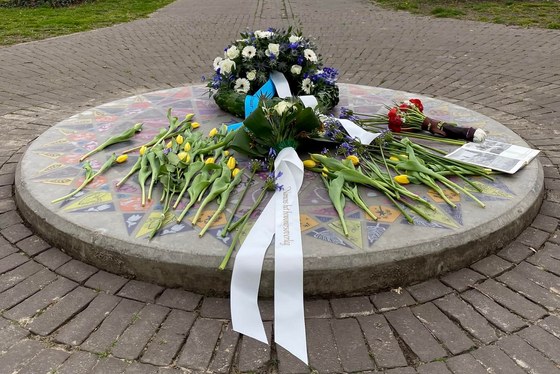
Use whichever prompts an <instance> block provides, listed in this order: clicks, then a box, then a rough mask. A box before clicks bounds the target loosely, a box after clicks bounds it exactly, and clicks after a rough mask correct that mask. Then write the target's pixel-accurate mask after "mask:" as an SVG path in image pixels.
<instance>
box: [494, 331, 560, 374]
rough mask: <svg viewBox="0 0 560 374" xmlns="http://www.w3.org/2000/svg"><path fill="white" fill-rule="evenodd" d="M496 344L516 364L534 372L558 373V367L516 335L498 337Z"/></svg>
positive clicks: (537, 373)
mask: <svg viewBox="0 0 560 374" xmlns="http://www.w3.org/2000/svg"><path fill="white" fill-rule="evenodd" d="M496 345H497V346H498V347H500V348H501V349H502V350H503V351H504V352H505V353H506V354H507V355H508V356H509V357H511V358H512V359H513V360H514V361H515V362H516V363H517V364H518V365H520V366H523V368H525V369H528V371H530V372H531V373H534V374H558V373H560V369H558V368H557V367H556V366H555V365H554V364H553V363H552V362H551V361H549V360H548V359H547V358H546V357H545V356H544V355H542V354H541V353H540V352H538V351H537V350H535V349H533V348H532V347H531V346H530V345H529V344H527V343H526V342H525V341H524V340H523V339H521V338H520V337H519V336H517V335H509V336H506V337H504V338H502V339H500V340H499V341H498V342H497V343H496Z"/></svg>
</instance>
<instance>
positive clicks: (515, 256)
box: [497, 241, 534, 264]
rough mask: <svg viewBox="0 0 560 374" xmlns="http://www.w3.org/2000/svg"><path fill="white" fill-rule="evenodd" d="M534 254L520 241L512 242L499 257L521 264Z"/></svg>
mask: <svg viewBox="0 0 560 374" xmlns="http://www.w3.org/2000/svg"><path fill="white" fill-rule="evenodd" d="M533 253H534V252H533V251H532V250H531V249H530V248H529V246H527V245H525V244H521V243H520V242H518V241H514V242H511V243H510V244H508V245H507V246H506V247H505V248H504V249H502V250H500V251H499V252H498V253H497V255H498V256H500V257H501V258H503V259H504V260H506V261H509V262H513V263H515V264H518V263H520V262H521V261H523V260H525V259H526V258H527V257H529V256H531V255H532V254H533Z"/></svg>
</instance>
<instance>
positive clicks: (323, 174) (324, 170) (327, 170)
mask: <svg viewBox="0 0 560 374" xmlns="http://www.w3.org/2000/svg"><path fill="white" fill-rule="evenodd" d="M328 172H329V169H327V168H326V167H323V172H322V173H321V175H322V176H323V177H325V178H326V177H327V176H328V175H327V173H328Z"/></svg>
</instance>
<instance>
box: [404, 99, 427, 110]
mask: <svg viewBox="0 0 560 374" xmlns="http://www.w3.org/2000/svg"><path fill="white" fill-rule="evenodd" d="M408 101H410V102H411V103H412V104H414V105H416V108H418V110H419V111H421V112H423V111H424V105H422V102H421V101H420V99H410V100H408Z"/></svg>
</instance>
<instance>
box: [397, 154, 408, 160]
mask: <svg viewBox="0 0 560 374" xmlns="http://www.w3.org/2000/svg"><path fill="white" fill-rule="evenodd" d="M399 157H400V158H404V159H405V160H408V155H399Z"/></svg>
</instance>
